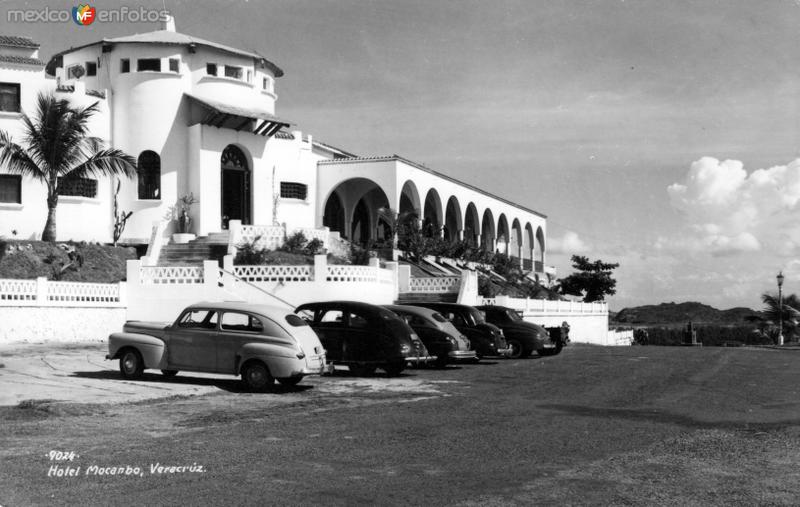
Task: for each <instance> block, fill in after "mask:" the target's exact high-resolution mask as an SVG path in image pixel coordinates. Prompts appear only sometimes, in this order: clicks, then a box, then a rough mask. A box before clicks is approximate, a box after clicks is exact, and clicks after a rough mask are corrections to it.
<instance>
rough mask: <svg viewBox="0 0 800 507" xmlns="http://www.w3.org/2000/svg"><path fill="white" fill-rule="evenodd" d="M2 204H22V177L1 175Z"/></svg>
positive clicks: (0, 199)
mask: <svg viewBox="0 0 800 507" xmlns="http://www.w3.org/2000/svg"><path fill="white" fill-rule="evenodd" d="M0 202H5V203H12V204H22V176H17V175H16V174H0Z"/></svg>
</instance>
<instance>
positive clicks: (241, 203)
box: [220, 144, 250, 229]
mask: <svg viewBox="0 0 800 507" xmlns="http://www.w3.org/2000/svg"><path fill="white" fill-rule="evenodd" d="M220 168H221V171H222V189H221V190H222V191H221V192H220V195H221V197H222V228H223V229H227V228H228V222H229V221H230V220H241V221H242V223H243V224H249V223H250V167H249V165H248V164H247V158H246V157H245V156H244V153H242V150H240V149H239V148H237V147H236V146H234V145H232V144H229V145H228V146H226V147H225V149H224V150H222V156H221V157H220Z"/></svg>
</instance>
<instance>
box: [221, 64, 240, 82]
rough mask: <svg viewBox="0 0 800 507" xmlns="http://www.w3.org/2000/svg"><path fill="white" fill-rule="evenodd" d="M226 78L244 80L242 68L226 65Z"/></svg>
mask: <svg viewBox="0 0 800 507" xmlns="http://www.w3.org/2000/svg"><path fill="white" fill-rule="evenodd" d="M225 77H232V78H233V79H242V68H241V67H233V66H231V65H226V66H225Z"/></svg>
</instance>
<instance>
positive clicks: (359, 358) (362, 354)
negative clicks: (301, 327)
mask: <svg viewBox="0 0 800 507" xmlns="http://www.w3.org/2000/svg"><path fill="white" fill-rule="evenodd" d="M295 312H296V313H297V314H298V315H300V316H301V317H302V318H303V319H305V320H306V322H308V324H309V325H310V326H311V328H312V329H313V330H314V331H315V332H316V333H317V335H318V336H319V340H320V341H321V342H322V345H323V347H325V350H326V353H327V359H328V362H329V363H331V364H333V365H346V366H347V367H348V368H349V369H350V371H351V372H352V373H353V374H355V375H360V376H363V375H371V374H372V373H374V372H375V370H376V369H377V368H382V369H383V370H385V371H386V373H387V374H388V375H389V376H397V375H399V374H400V373H401V372H402V371H403V370H404V369H405V367H406V364H407V363H409V362H413V363H418V364H419V363H426V362H428V361H433V360H434V359H435V358H433V357H431V356H429V355H428V351H427V349H426V348H425V345H424V344H423V343H422V341H421V340H420V339H419V336H417V334H416V333H415V332H414V330H413V329H411V328H410V327H409V326H408V324H406V323H405V322H403V319H401V318H400V317H398V316H397V315H395V314H394V313H393V312H391V311H389V310H387V309H386V308H382V307H380V306H375V305H371V304H368V303H360V302H356V301H326V302H320V303H306V304H304V305H300V306H298V307H297V309H296V310H295Z"/></svg>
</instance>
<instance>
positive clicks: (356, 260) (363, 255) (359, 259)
mask: <svg viewBox="0 0 800 507" xmlns="http://www.w3.org/2000/svg"><path fill="white" fill-rule="evenodd" d="M369 259H370V255H369V250H366V249H364V248H361V247H360V246H358V245H356V244H355V243H353V244H351V245H350V262H351V263H352V264H355V265H358V266H366V265H367V264H369Z"/></svg>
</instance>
